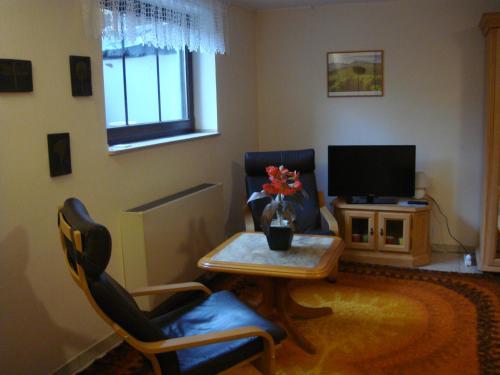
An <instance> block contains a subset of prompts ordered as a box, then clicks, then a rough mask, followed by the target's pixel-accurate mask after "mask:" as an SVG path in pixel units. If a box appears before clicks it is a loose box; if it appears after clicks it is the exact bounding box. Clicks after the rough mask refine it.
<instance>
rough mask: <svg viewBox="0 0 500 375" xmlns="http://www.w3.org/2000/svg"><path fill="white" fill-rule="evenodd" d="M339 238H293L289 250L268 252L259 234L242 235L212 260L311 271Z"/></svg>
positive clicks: (295, 236)
mask: <svg viewBox="0 0 500 375" xmlns="http://www.w3.org/2000/svg"><path fill="white" fill-rule="evenodd" d="M334 241H339V239H337V238H335V237H330V236H307V235H306V236H304V235H298V234H296V235H294V236H293V241H292V247H291V249H290V250H288V251H273V250H270V249H269V246H268V244H267V240H266V237H265V235H264V234H262V233H242V234H241V235H239V236H238V237H236V238H235V239H234V240H233V241H231V242H230V243H228V244H227V245H226V246H225V247H224V248H222V249H221V250H220V251H219V252H218V253H217V254H215V255H214V256H213V257H212V260H214V261H218V262H235V263H246V264H255V265H269V266H286V267H301V268H314V267H316V266H318V264H319V263H320V260H321V258H322V257H323V255H325V253H326V251H328V250H329V249H330V248H331V247H332V243H333V242H334Z"/></svg>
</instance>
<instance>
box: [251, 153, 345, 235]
mask: <svg viewBox="0 0 500 375" xmlns="http://www.w3.org/2000/svg"><path fill="white" fill-rule="evenodd" d="M270 165H275V166H280V165H284V166H285V167H286V168H287V169H289V170H291V171H295V170H296V171H297V172H300V181H301V182H302V184H303V189H304V190H305V191H306V192H307V194H308V196H309V198H308V199H304V200H302V208H300V207H297V208H296V216H297V218H296V221H295V231H296V232H297V233H306V234H326V235H334V234H338V233H339V230H338V224H337V221H336V220H335V218H334V217H333V215H332V213H331V212H330V211H329V210H328V208H327V207H326V205H325V199H324V196H323V193H322V192H318V189H317V186H316V176H315V174H314V169H315V165H314V150H313V149H308V150H298V151H270V152H247V153H246V154H245V172H246V175H247V176H246V190H247V199H248V198H249V197H250V195H251V194H252V193H253V192H255V191H261V190H262V185H263V184H264V183H266V182H269V180H268V175H267V173H266V167H267V166H270ZM267 203H269V200H267V199H259V200H255V201H252V202H250V203H249V204H248V207H249V208H250V212H247V213H246V215H245V226H246V230H247V231H253V230H255V231H262V228H261V226H260V220H261V216H262V211H263V209H264V207H265V206H266V204H267ZM321 218H323V219H324V220H325V222H326V223H327V225H328V229H324V228H323V227H322V223H321Z"/></svg>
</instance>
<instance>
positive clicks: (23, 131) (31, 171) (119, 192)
mask: <svg viewBox="0 0 500 375" xmlns="http://www.w3.org/2000/svg"><path fill="white" fill-rule="evenodd" d="M229 16H230V23H231V24H230V30H231V34H230V38H229V40H230V53H229V55H228V56H224V57H218V58H217V90H218V119H219V130H220V131H221V133H222V135H221V136H218V137H213V138H207V139H203V140H197V141H191V142H186V143H177V144H170V145H165V146H159V147H155V148H150V149H144V150H139V151H135V152H130V153H126V154H121V155H115V156H109V155H108V153H107V145H106V132H105V115H104V108H103V107H104V104H103V103H104V98H103V85H102V71H101V61H100V44H99V42H98V41H94V40H91V39H88V38H87V37H85V35H84V33H83V26H82V17H81V14H80V1H78V0H44V1H37V0H31V1H30V0H4V1H2V3H1V5H0V57H1V58H17V59H28V60H31V61H32V63H33V78H34V92H33V93H28V94H0V128H1V137H0V332H1V335H2V338H1V340H0V373H8V374H47V373H50V372H51V371H52V370H55V369H56V368H57V367H59V366H61V365H62V364H64V363H65V362H66V361H67V360H68V359H70V358H71V357H73V356H74V355H76V354H77V353H79V352H81V351H82V350H84V349H86V348H87V347H89V346H91V345H93V344H94V343H95V342H96V341H98V340H100V339H102V338H103V337H105V336H106V335H107V334H108V333H109V332H110V329H109V328H108V327H107V326H106V325H105V324H104V323H103V322H102V321H101V319H100V318H99V317H98V316H97V315H96V313H95V312H94V311H92V310H91V308H90V306H89V304H88V303H87V301H86V300H85V299H84V297H83V295H82V293H81V292H80V291H79V290H78V289H77V287H76V286H75V285H74V284H73V281H72V280H71V279H70V277H69V274H68V272H67V270H66V269H65V265H64V263H63V258H62V257H61V247H60V244H59V238H58V233H57V228H56V210H57V207H58V206H59V205H61V204H62V202H63V201H64V199H65V198H67V197H70V196H76V197H79V198H81V199H82V200H83V202H85V203H86V205H87V206H88V209H89V211H90V212H91V214H92V215H93V216H94V217H95V219H96V220H98V221H100V222H102V223H103V224H104V225H106V226H107V227H108V228H109V229H110V231H111V235H112V237H113V248H114V251H113V255H112V259H111V263H110V266H109V272H110V273H111V274H112V275H113V276H114V277H115V278H117V279H118V280H123V274H122V257H121V253H120V231H119V213H120V211H121V210H123V209H126V208H130V207H132V206H136V205H139V204H141V203H144V202H147V201H150V200H152V199H156V198H159V197H162V196H164V195H167V194H171V193H174V192H176V191H179V190H181V189H185V188H188V187H190V186H193V185H196V184H199V183H201V182H204V181H221V182H223V184H224V189H225V205H226V207H225V208H224V213H225V214H224V217H225V218H226V222H225V223H224V225H225V229H226V232H227V233H231V232H234V231H236V230H237V229H239V228H241V227H242V218H241V212H240V209H241V197H242V196H243V195H244V189H243V178H244V177H243V176H244V174H243V167H242V164H243V153H244V151H246V150H249V149H256V148H257V136H256V134H257V132H256V111H255V109H256V67H255V17H254V14H253V13H250V12H247V11H244V10H241V9H238V8H231V9H230V13H229ZM72 54H74V55H83V56H91V59H92V76H93V77H92V79H93V92H94V95H93V96H92V97H90V98H73V97H72V96H71V85H70V77H69V62H68V60H69V58H68V56H69V55H72ZM54 132H70V134H71V149H72V163H73V173H72V174H71V175H68V176H63V177H57V178H50V177H49V166H48V157H47V140H46V135H47V133H54ZM221 209H223V208H221ZM166 225H168V223H166Z"/></svg>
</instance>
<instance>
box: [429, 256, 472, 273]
mask: <svg viewBox="0 0 500 375" xmlns="http://www.w3.org/2000/svg"><path fill="white" fill-rule="evenodd" d="M419 268H421V269H424V270H433V271H446V272H461V273H481V271H480V270H479V269H478V268H477V267H476V266H472V267H466V266H465V263H464V255H463V254H458V253H437V252H434V253H432V254H431V264H429V265H427V266H423V267H419Z"/></svg>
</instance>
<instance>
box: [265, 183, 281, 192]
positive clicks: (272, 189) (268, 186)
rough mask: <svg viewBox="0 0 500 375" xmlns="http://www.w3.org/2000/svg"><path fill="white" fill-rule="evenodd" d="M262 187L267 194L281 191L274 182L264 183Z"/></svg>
mask: <svg viewBox="0 0 500 375" xmlns="http://www.w3.org/2000/svg"><path fill="white" fill-rule="evenodd" d="M262 189H264V191H265V192H266V193H267V194H271V195H274V194H278V193H279V189H276V186H274V184H264V185H262Z"/></svg>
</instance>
